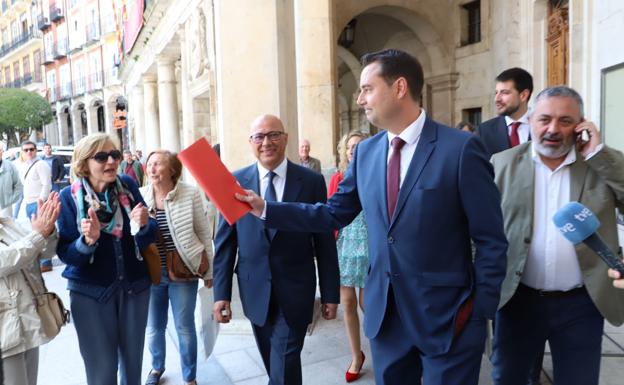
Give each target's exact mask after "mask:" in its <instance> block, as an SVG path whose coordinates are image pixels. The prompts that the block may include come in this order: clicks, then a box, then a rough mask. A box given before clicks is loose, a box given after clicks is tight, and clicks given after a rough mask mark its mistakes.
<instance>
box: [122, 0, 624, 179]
mask: <svg viewBox="0 0 624 385" xmlns="http://www.w3.org/2000/svg"><path fill="white" fill-rule="evenodd" d="M145 4H146V7H145V12H144V20H145V22H144V24H143V27H142V28H141V30H140V32H139V35H138V38H137V40H136V43H135V44H134V46H133V48H132V50H131V51H130V52H128V53H127V54H126V56H125V57H124V60H123V63H122V66H121V68H120V77H121V79H122V81H123V83H124V84H125V87H126V93H127V94H128V95H129V99H130V101H129V105H130V108H129V126H130V136H131V142H132V143H133V144H134V147H136V148H141V149H143V150H144V151H145V150H146V151H149V150H152V149H154V148H157V147H164V148H169V149H171V150H175V151H178V150H180V149H181V148H184V147H185V146H188V145H190V144H191V143H192V142H193V141H195V140H196V139H198V138H199V137H202V136H204V137H206V138H207V139H208V140H209V141H210V142H211V143H217V142H218V143H220V144H221V154H222V158H223V160H224V162H225V163H226V165H228V167H230V168H231V169H235V168H238V167H240V166H243V165H245V164H248V163H249V162H251V161H252V160H253V158H252V155H251V153H250V151H249V149H248V147H247V141H248V134H249V123H250V122H251V121H252V119H253V118H254V117H255V116H257V115H259V114H262V113H272V114H276V115H278V116H280V117H281V118H282V120H283V121H284V123H285V126H286V130H287V132H288V133H289V147H288V153H289V155H290V157H291V159H296V156H297V155H296V154H297V153H296V147H297V142H298V139H300V138H307V139H309V140H310V141H311V143H312V155H313V156H315V157H317V158H320V159H321V162H322V163H323V167H324V171H325V172H327V173H329V172H331V168H333V167H334V166H335V153H336V144H337V141H338V139H339V137H340V136H341V135H342V134H344V133H346V132H348V131H349V130H352V129H362V130H365V131H371V132H376V131H377V130H378V129H379V128H376V127H371V126H370V125H369V124H368V122H366V120H365V119H364V117H363V115H362V114H361V113H360V111H359V108H358V106H357V103H356V98H357V93H358V82H359V73H360V65H359V61H358V59H359V57H360V56H361V55H362V54H364V53H366V52H371V51H377V50H381V49H385V48H400V49H403V50H405V51H408V52H410V53H412V54H414V55H415V56H416V57H418V59H419V60H420V61H421V63H422V64H423V68H424V72H425V87H424V95H423V107H424V108H425V110H426V111H427V114H428V115H429V116H432V117H433V118H434V119H436V120H438V121H440V122H442V123H445V124H448V125H454V124H456V123H457V122H459V121H461V120H472V121H473V122H475V123H478V122H479V121H480V120H486V119H489V118H490V117H492V116H493V115H494V113H495V112H494V111H495V110H494V106H493V96H494V78H495V76H496V75H497V74H498V73H499V72H501V71H502V70H504V69H506V68H509V67H514V66H519V67H523V68H525V69H527V70H528V71H529V72H531V73H532V74H533V76H534V80H535V89H536V90H540V89H542V88H544V87H546V86H547V85H550V84H555V83H566V84H568V85H570V86H572V87H574V88H575V89H577V90H578V91H579V92H580V93H581V95H582V96H583V97H584V98H585V100H586V110H585V114H586V116H587V117H588V118H589V119H592V120H594V121H597V122H598V123H601V125H602V127H603V132H604V133H605V137H606V139H607V142H608V143H609V144H611V145H614V146H616V147H619V148H622V147H624V143H621V142H622V141H623V140H622V139H620V138H623V136H621V135H620V136H618V135H614V134H613V135H612V133H614V132H615V130H616V128H611V126H609V125H608V124H607V123H609V124H610V125H613V127H615V124H616V123H618V122H621V118H619V117H618V116H617V114H614V113H613V111H614V109H613V108H611V109H609V108H610V107H609V106H611V105H612V104H613V103H616V105H617V101H616V100H617V95H619V94H618V92H619V91H618V90H619V89H621V88H620V87H616V86H615V85H616V84H619V83H617V82H620V81H624V80H622V79H623V78H624V76H622V75H621V74H620V71H619V70H618V68H619V67H618V66H621V65H622V63H624V49H622V48H624V47H622V45H623V44H624V43H622V42H621V41H618V39H614V38H613V37H614V36H618V35H621V34H622V33H624V16H623V15H624V4H623V3H622V2H620V1H618V0H569V1H567V0H505V1H500V0H479V1H474V0H452V1H437V0H409V1H408V0H237V1H228V0H212V1H207V0H190V1H188V2H187V3H186V5H185V6H184V7H181V6H179V2H176V1H173V0H153V1H147V2H146V3H145ZM610 83H613V84H612V85H611V87H610V88H609V89H610V90H611V91H610V92H611V93H608V92H607V93H606V94H605V89H606V88H608V87H609V84H610ZM614 95H616V96H614ZM605 98H609V99H608V100H607V99H605ZM619 100H620V102H619V103H620V106H621V100H623V99H622V98H620V99H619ZM605 106H607V108H606V109H605ZM614 119H616V120H614ZM617 119H620V120H617ZM603 120H604V122H603ZM613 122H616V123H613Z"/></svg>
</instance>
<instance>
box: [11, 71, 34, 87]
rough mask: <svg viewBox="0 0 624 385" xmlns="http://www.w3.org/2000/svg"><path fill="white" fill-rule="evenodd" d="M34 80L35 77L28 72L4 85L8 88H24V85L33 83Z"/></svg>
mask: <svg viewBox="0 0 624 385" xmlns="http://www.w3.org/2000/svg"><path fill="white" fill-rule="evenodd" d="M32 82H33V77H32V75H31V74H26V75H24V76H22V77H21V78H17V79H15V80H13V81H12V82H8V83H6V84H5V85H4V86H5V87H6V88H22V87H26V86H27V85H29V84H31V83H32Z"/></svg>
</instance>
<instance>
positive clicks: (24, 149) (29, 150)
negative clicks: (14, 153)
mask: <svg viewBox="0 0 624 385" xmlns="http://www.w3.org/2000/svg"><path fill="white" fill-rule="evenodd" d="M22 151H24V152H31V151H37V149H36V148H34V147H28V148H22Z"/></svg>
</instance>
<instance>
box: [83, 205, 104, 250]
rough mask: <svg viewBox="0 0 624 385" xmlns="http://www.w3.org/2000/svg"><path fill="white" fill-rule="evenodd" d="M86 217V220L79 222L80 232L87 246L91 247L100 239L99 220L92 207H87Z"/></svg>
mask: <svg viewBox="0 0 624 385" xmlns="http://www.w3.org/2000/svg"><path fill="white" fill-rule="evenodd" d="M87 215H88V218H84V219H83V220H81V221H80V230H81V231H82V234H83V235H84V237H85V242H86V243H87V245H89V246H91V245H94V244H95V242H97V241H98V239H100V220H99V219H98V217H97V214H96V213H95V210H93V207H89V210H88V211H87Z"/></svg>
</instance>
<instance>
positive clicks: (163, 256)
mask: <svg viewBox="0 0 624 385" xmlns="http://www.w3.org/2000/svg"><path fill="white" fill-rule="evenodd" d="M156 221H157V222H158V230H160V235H161V236H162V239H163V243H164V246H165V249H163V244H162V243H161V242H157V244H158V252H159V253H160V265H161V266H162V267H166V266H167V251H171V250H175V248H176V247H175V244H174V243H173V239H172V238H171V231H169V225H168V224H167V214H165V210H161V209H156Z"/></svg>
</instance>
